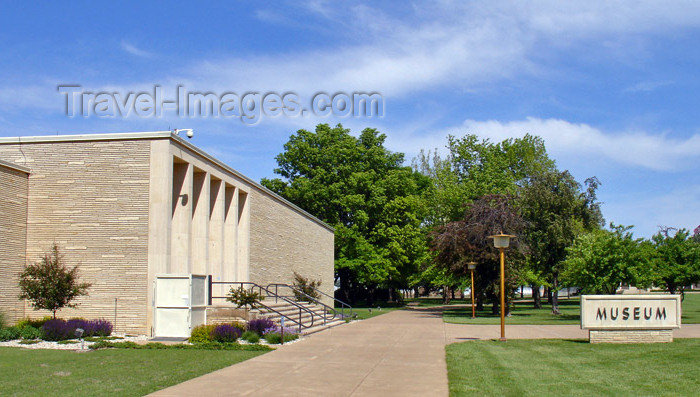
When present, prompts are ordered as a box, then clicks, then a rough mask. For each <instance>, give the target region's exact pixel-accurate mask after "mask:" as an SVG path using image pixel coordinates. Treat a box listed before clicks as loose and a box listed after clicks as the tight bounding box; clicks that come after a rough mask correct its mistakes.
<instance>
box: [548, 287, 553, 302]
mask: <svg viewBox="0 0 700 397" xmlns="http://www.w3.org/2000/svg"><path fill="white" fill-rule="evenodd" d="M547 304H548V305H551V304H552V289H551V288H547Z"/></svg>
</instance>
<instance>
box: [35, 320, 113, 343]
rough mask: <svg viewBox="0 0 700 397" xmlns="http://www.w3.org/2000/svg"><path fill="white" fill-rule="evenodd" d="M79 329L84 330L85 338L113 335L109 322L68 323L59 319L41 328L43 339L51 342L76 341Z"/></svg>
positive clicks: (79, 321)
mask: <svg viewBox="0 0 700 397" xmlns="http://www.w3.org/2000/svg"><path fill="white" fill-rule="evenodd" d="M78 328H81V329H82V330H83V337H89V336H109V335H110V334H111V333H112V323H110V322H109V321H107V320H85V319H82V318H72V319H70V320H68V321H66V320H63V319H60V318H57V319H55V320H53V319H52V320H48V321H46V322H45V323H44V325H43V326H42V327H41V338H42V339H44V340H50V341H59V340H66V339H74V338H75V337H76V335H75V330H76V329H78Z"/></svg>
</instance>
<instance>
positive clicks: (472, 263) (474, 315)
mask: <svg viewBox="0 0 700 397" xmlns="http://www.w3.org/2000/svg"><path fill="white" fill-rule="evenodd" d="M467 267H468V268H469V271H470V272H471V273H472V318H476V311H475V310H474V269H476V262H469V263H467Z"/></svg>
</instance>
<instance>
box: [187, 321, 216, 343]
mask: <svg viewBox="0 0 700 397" xmlns="http://www.w3.org/2000/svg"><path fill="white" fill-rule="evenodd" d="M215 327H216V326H215V325H207V324H202V325H198V326H196V327H194V328H193V329H192V333H191V334H190V343H208V342H211V341H212V340H213V339H212V336H211V334H212V332H213V331H214V328H215Z"/></svg>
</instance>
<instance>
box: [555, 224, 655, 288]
mask: <svg viewBox="0 0 700 397" xmlns="http://www.w3.org/2000/svg"><path fill="white" fill-rule="evenodd" d="M631 228H632V227H631V226H622V225H613V224H610V230H605V229H600V230H596V231H593V232H590V233H586V234H582V235H580V236H578V237H577V238H576V239H575V240H574V243H573V244H572V245H571V247H569V248H567V254H568V255H567V258H566V260H564V261H563V262H562V267H563V269H562V278H563V280H564V282H565V283H566V285H570V286H576V287H580V288H581V289H582V290H583V292H584V293H589V294H610V295H612V294H615V291H616V290H617V288H618V287H619V286H620V284H628V285H640V286H646V285H649V281H650V274H649V263H648V258H647V256H646V255H644V252H643V250H642V249H641V248H640V244H641V242H642V239H635V238H633V236H632V233H631V232H630V231H629V230H630V229H631Z"/></svg>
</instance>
